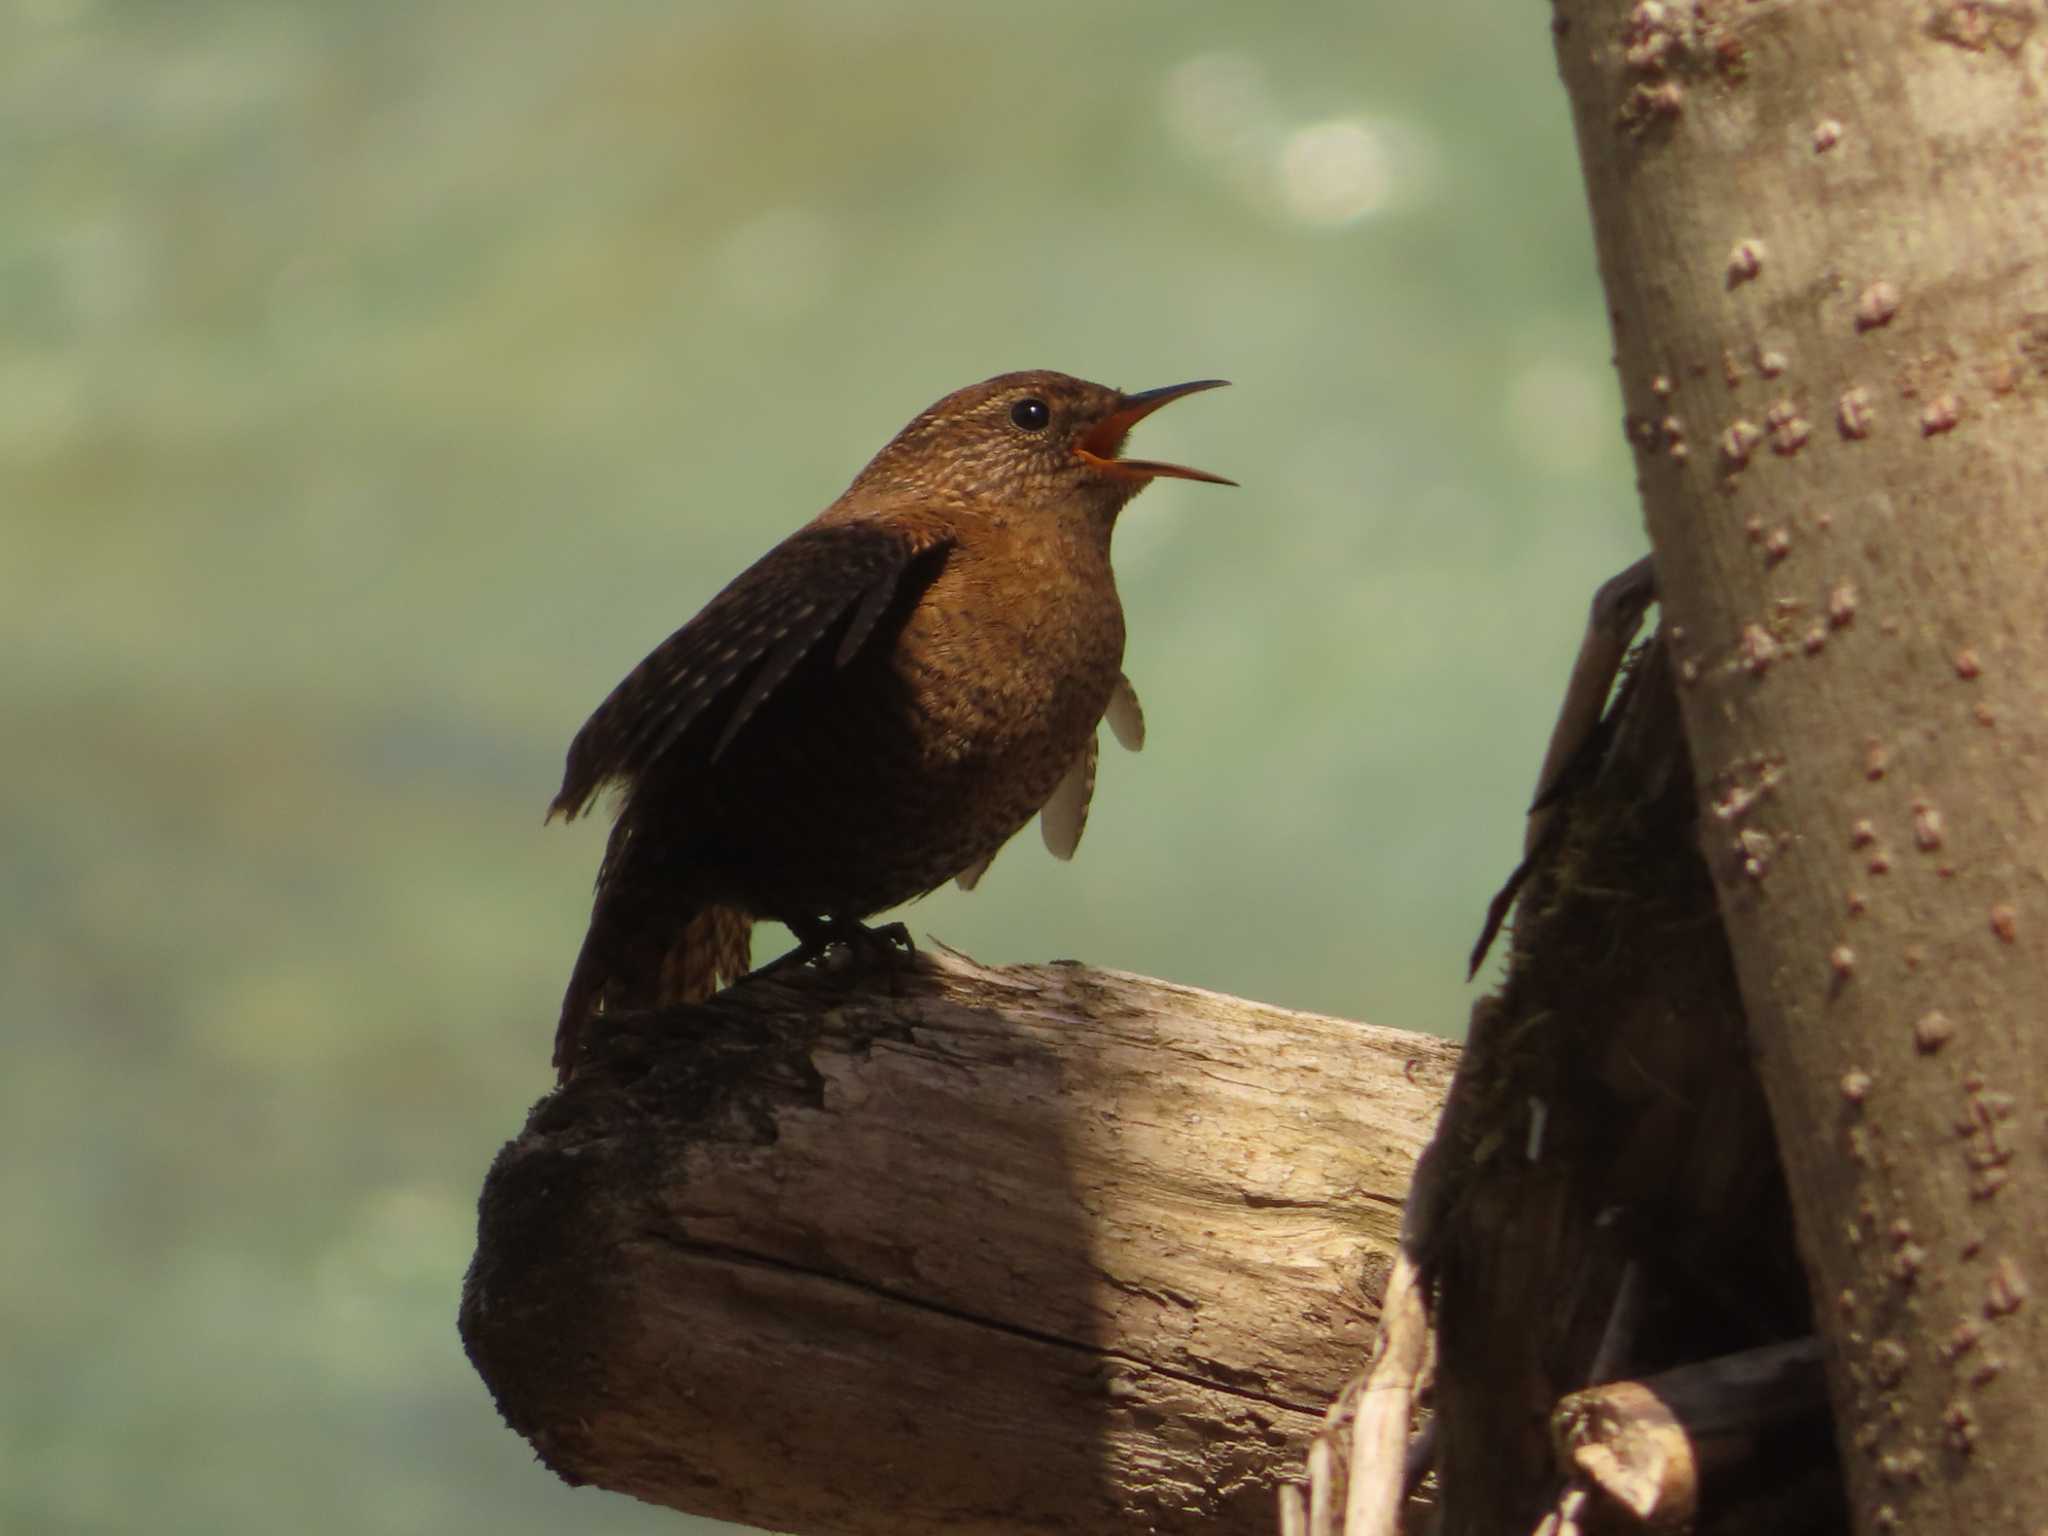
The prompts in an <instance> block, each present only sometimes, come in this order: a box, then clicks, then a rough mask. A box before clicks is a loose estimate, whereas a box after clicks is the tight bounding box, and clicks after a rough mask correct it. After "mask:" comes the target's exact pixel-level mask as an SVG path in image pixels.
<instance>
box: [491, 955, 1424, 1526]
mask: <svg viewBox="0 0 2048 1536" xmlns="http://www.w3.org/2000/svg"><path fill="white" fill-rule="evenodd" d="M1456 1054H1457V1053H1456V1049H1455V1047H1453V1046H1450V1045H1448V1044H1446V1043H1445V1042H1443V1041H1441V1040H1437V1039H1434V1038H1430V1037H1426V1036H1418V1035H1405V1034H1397V1033H1395V1032H1393V1031H1389V1030H1381V1029H1373V1028H1369V1027H1367V1026H1365V1025H1359V1024H1349V1023H1345V1022H1343V1021H1340V1020H1335V1019H1326V1018H1320V1017H1316V1016H1313V1015H1308V1014H1298V1013H1288V1012H1284V1011H1282V1010H1278V1009H1272V1008H1266V1007H1262V1006H1260V1005H1257V1004H1252V1003H1243V1002H1239V1001H1236V1000H1234V999H1231V998H1224V997H1219V996H1216V995H1215V994H1212V993H1205V992H1198V991H1194V990H1192V989H1189V988H1184V987H1174V986H1169V985H1167V984H1165V983H1161V982H1152V981H1146V980H1143V979H1141V978H1137V977H1130V976H1122V975H1118V974H1115V973H1111V972H1102V971H1091V970H1087V969H1084V968H1082V967H1079V966H1072V965H1058V966H1042V967H1017V968H1011V969H1004V970H984V969H981V968H979V967H976V966H973V965H971V964H969V963H967V962H965V961H962V960H958V959H954V958H948V957H943V956H931V955H927V956H925V957H924V958H923V959H922V960H921V962H920V964H919V965H918V967H917V969H916V970H915V971H913V972H910V973H908V974H905V975H903V976H902V977H901V978H899V979H895V980H893V981H892V980H889V979H879V980H877V981H875V982H874V983H872V984H870V985H867V986H863V987H859V988H856V989H851V990H850V989H849V988H848V986H847V984H846V983H845V982H844V981H843V980H841V979H839V978H836V977H832V976H814V975H799V976H795V977H793V978H791V980H790V981H789V982H787V983H784V982H781V981H779V980H778V981H763V982H755V983H749V984H746V985H743V986H741V987H738V988H735V989H733V990H732V991H730V992H728V993H726V994H725V995H724V996H722V997H721V998H719V999H717V1000H714V1001H713V1002H711V1003H708V1004H703V1005H698V1006H694V1007H690V1008H684V1009H678V1010H675V1011H673V1012H670V1013H665V1014H659V1015H647V1016H641V1017H639V1018H637V1019H636V1018H633V1017H630V1016H629V1017H627V1018H625V1019H623V1020H622V1021H621V1022H620V1023H619V1024H618V1025H616V1026H615V1027H614V1030H613V1032H612V1033H611V1034H610V1035H609V1036H608V1037H607V1038H605V1039H604V1040H602V1041H600V1042H598V1044H597V1047H596V1049H595V1051H594V1053H593V1056H592V1059H591V1060H590V1062H589V1064H588V1065H586V1066H584V1067H582V1068H580V1069H579V1070H578V1072H577V1075H576V1077H575V1079H574V1080H573V1081H572V1082H571V1083H570V1084H569V1086H568V1087H567V1088H565V1089H563V1090H562V1091H560V1092H558V1093H556V1094H553V1095H551V1096H550V1097H549V1098H547V1099H544V1100H543V1101H542V1102H541V1103H540V1105H539V1106H537V1108H536V1109H535V1110H534V1113H533V1115H532V1117H531V1119H530V1121H529V1122H528V1124H527V1127H526V1129H525V1131H524V1132H523V1133H522V1134H521V1135H520V1136H519V1138H518V1139H517V1140H515V1141H513V1142H512V1143H510V1144H509V1145H508V1146H507V1147H506V1148H505V1149H504V1151H503V1152H502V1153H501V1154H500V1156H499V1158H498V1160H497V1163H496V1165H495V1166H494V1167H493V1168H492V1170H491V1174H490V1178H489V1181H488V1183H487V1184H486V1187H485V1191H484V1197H483V1204H482V1210H481V1219H480V1231H479V1234H478V1244H477V1254H476V1259H475V1262H474V1264H473V1265H472V1267H471V1271H470V1275H469V1279H468V1282H467V1284H466V1286H465V1288H464V1297H463V1309H462V1329H463V1337H464V1340H465V1342H466V1344H467V1345H468V1348H469V1350H470V1355H471V1358H472V1359H473V1360H474V1361H475V1363H476V1365H477V1368H478V1370H479V1371H480V1372H481V1373H482V1374H483V1376H484V1379H485V1380H486V1381H487V1382H488V1383H489V1384H490V1386H491V1389H492V1391H493V1393H494V1394H495V1395H496V1397H497V1400H498V1404H499V1407H500V1409H501V1410H502V1411H503V1412H504V1414H505V1416H506V1418H507V1419H508V1420H509V1421H510V1422H511V1424H512V1425H513V1427H514V1428H515V1429H517V1430H518V1431H519V1432H520V1433H521V1434H523V1435H525V1436H526V1437H527V1438H528V1439H529V1440H530V1441H531V1442H532V1443H533V1446H534V1448H535V1449H536V1450H537V1451H538V1452H539V1453H540V1456H541V1458H542V1460H544V1461H545V1462H546V1463H547V1464H548V1465H549V1466H550V1467H552V1468H554V1470H555V1471H557V1472H558V1473H560V1474H561V1475H562V1476H563V1477H565V1478H567V1479H568V1480H569V1481H571V1482H591V1483H597V1484H599V1485H601V1486H603V1487H607V1488H613V1489H617V1490H619V1491H622V1492H626V1493H631V1494H634V1495H637V1496H638V1497H640V1498H643V1499H648V1500H650V1501H652V1502H655V1503H659V1504H665V1505H669V1506H671V1507H673V1508H676V1509H681V1510H686V1511H689V1512H692V1513H697V1514H705V1515H713V1516H717V1517H720V1518H723V1519H729V1520H741V1521H746V1522H749V1523H751V1524H756V1525H762V1526H767V1527H770V1528H773V1529H779V1530H800V1531H803V1532H807V1533H822V1532H846V1533H876V1536H881V1533H888V1536H898V1533H901V1532H904V1531H918V1530H932V1531H937V1530H944V1531H956V1532H975V1531H985V1532H997V1531H1000V1532H1005V1533H1018V1532H1081V1531H1104V1532H1108V1531H1131V1530H1155V1531H1193V1530H1196V1529H1200V1530H1202V1531H1204V1532H1235V1531H1243V1532H1264V1531H1266V1530H1268V1529H1270V1527H1271V1523H1272V1518H1273V1487H1274V1485H1275V1483H1277V1482H1278V1481H1279V1479H1280V1478H1281V1477H1282V1476H1283V1475H1284V1474H1285V1473H1287V1472H1288V1471H1291V1470H1292V1469H1293V1467H1294V1466H1296V1465H1297V1464H1298V1463H1299V1461H1300V1458H1301V1455H1302V1451H1303V1448H1304V1446H1305V1445H1306V1443H1307V1440H1308V1437H1309V1434H1310V1432H1311V1431H1312V1430H1313V1429H1314V1428H1315V1427H1316V1426H1317V1425H1318V1424H1319V1423H1320V1422H1321V1418H1322V1414H1323V1410H1324V1407H1325V1405H1326V1404H1327V1403H1328V1401H1329V1400H1330V1398H1331V1397H1332V1396H1333V1395H1334V1394H1335V1392H1336V1390H1337V1388H1338V1387H1339V1386H1340V1385H1341V1383H1342V1382H1343V1380H1344V1378H1345V1377H1346V1376H1348V1375H1350V1374H1351V1373H1353V1372H1354V1371H1356V1370H1357V1369H1358V1366H1359V1364H1360V1362H1361V1361H1362V1359H1363V1357H1364V1353H1365V1350H1366V1347H1367V1345H1368V1343H1369V1341H1370V1339H1371V1336H1372V1330H1373V1324H1374V1321H1375V1318H1376V1315H1377V1311H1378V1306H1379V1299H1380V1295H1381V1292H1382V1289H1383V1287H1384V1284H1385V1280H1386V1276H1387V1273H1388V1271H1389V1269H1390V1267H1391V1255H1392V1250H1393V1245H1394V1237H1395V1231H1396V1227H1397V1224H1398V1222H1399V1219H1400V1212H1401V1202H1402V1199H1403V1197H1404V1195H1405V1194H1406V1191H1407V1186H1408V1181H1409V1177H1410V1172H1411V1169H1412V1166H1413V1164H1414V1160H1415V1157H1416V1155H1417V1153H1418V1152H1419V1150H1420V1148H1421V1146H1422V1143H1423V1141H1424V1140H1425V1138H1426V1137H1427V1136H1428V1134H1429V1132H1430V1129H1431V1127H1432V1125H1433V1123H1434V1121H1435V1118H1436V1114H1437V1110H1438V1108H1439V1106H1440V1104H1441V1101H1442V1097H1443V1093H1444V1090H1445V1087H1446V1085H1447V1083H1448V1080H1449V1075H1450V1069H1451V1066H1452V1064H1453V1062H1454V1061H1455V1059H1456Z"/></svg>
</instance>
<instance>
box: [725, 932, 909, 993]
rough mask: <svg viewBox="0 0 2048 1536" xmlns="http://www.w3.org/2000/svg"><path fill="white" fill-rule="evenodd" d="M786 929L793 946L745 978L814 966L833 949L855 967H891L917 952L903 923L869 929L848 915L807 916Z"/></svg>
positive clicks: (865, 968)
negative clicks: (840, 952) (844, 954)
mask: <svg viewBox="0 0 2048 1536" xmlns="http://www.w3.org/2000/svg"><path fill="white" fill-rule="evenodd" d="M789 929H790V932H792V933H794V934H795V935H796V936H797V946H796V948H795V949H792V950H791V951H789V953H788V954H786V955H777V956H776V957H775V958H774V959H773V960H770V961H769V962H768V963H767V964H766V965H762V966H757V967H756V968H755V969H754V970H753V972H752V973H751V974H750V975H749V976H748V977H747V978H746V979H747V980H749V981H752V980H754V979H755V978H756V977H761V976H773V975H776V974H777V973H779V972H782V971H788V970H794V969H795V968H796V967H798V966H804V965H817V964H819V963H821V962H822V961H824V960H825V959H826V958H827V957H828V956H829V955H830V954H831V952H832V951H833V950H834V949H844V950H845V951H846V954H847V959H848V961H849V962H850V964H851V966H852V968H853V969H855V970H869V969H876V970H882V969H894V968H895V967H896V966H898V965H900V964H902V963H903V962H904V961H906V960H907V959H909V958H910V957H912V956H914V955H915V954H916V953H917V945H915V944H914V943H912V942H911V938H910V930H909V929H908V928H907V927H905V926H904V925H903V924H902V923H882V924H880V925H879V926H877V927H873V928H870V927H868V925H867V924H865V923H859V922H855V921H853V920H852V919H851V918H810V919H808V920H805V921H802V922H794V923H791V924H790V925H789Z"/></svg>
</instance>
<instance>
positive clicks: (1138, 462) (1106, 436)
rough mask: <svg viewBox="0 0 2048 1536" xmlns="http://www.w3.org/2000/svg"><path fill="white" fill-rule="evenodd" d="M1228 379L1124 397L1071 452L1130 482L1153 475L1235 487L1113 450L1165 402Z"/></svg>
mask: <svg viewBox="0 0 2048 1536" xmlns="http://www.w3.org/2000/svg"><path fill="white" fill-rule="evenodd" d="M1229 382H1230V380H1228V379H1196V380H1194V381H1193V382H1192V383H1188V384H1169V385H1167V386H1166V387H1165V388H1164V389H1146V390H1140V391H1139V392H1138V393H1137V394H1135V395H1125V396H1124V397H1123V398H1122V400H1121V402H1120V403H1119V404H1118V406H1117V408H1116V409H1115V410H1113V411H1111V412H1110V413H1109V414H1108V415H1107V416H1105V417H1103V418H1102V420H1100V421H1098V422H1097V423H1095V425H1094V426H1092V427H1090V428H1089V429H1088V430H1087V431H1086V432H1085V433H1083V434H1082V436H1081V440H1080V441H1079V442H1077V443H1076V444H1075V445H1074V452H1076V453H1078V454H1079V455H1080V456H1081V458H1082V460H1083V461H1084V462H1085V463H1087V464H1088V465H1089V466H1090V467H1091V468H1094V469H1099V470H1101V471H1102V472H1103V473H1105V474H1111V475H1127V476H1130V477H1132V478H1134V479H1139V480H1150V479H1152V478H1153V477H1154V476H1155V475H1171V476H1172V477H1173V478H1174V479H1176V480H1206V481H1208V482H1209V483H1210V484H1211V485H1235V484H1237V482H1236V481H1235V480H1226V479H1224V478H1223V477H1222V476H1221V475H1212V474H1210V473H1209V472H1208V471H1207V470H1206V469H1188V468H1186V467H1184V466H1182V465H1179V464H1160V463H1156V462H1154V461H1153V460H1151V459H1120V458H1118V457H1117V450H1118V449H1120V448H1122V447H1123V445H1124V438H1125V437H1126V436H1128V435H1129V433H1130V430H1131V428H1133V427H1135V426H1136V425H1137V424H1138V423H1139V422H1141V421H1143V420H1144V419H1145V418H1146V417H1147V416H1150V415H1151V414H1152V413H1153V412H1154V411H1156V410H1158V409H1159V407H1161V406H1162V405H1165V404H1167V403H1168V402H1169V401H1173V400H1178V399H1179V398H1180V397H1181V396H1182V395H1193V394H1199V393H1200V392H1201V391H1203V390H1205V389H1221V388H1222V387H1223V386H1224V385H1225V384H1228V383H1229Z"/></svg>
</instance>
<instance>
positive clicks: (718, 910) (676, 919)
mask: <svg viewBox="0 0 2048 1536" xmlns="http://www.w3.org/2000/svg"><path fill="white" fill-rule="evenodd" d="M753 930H754V920H753V918H752V917H750V916H749V915H748V914H747V913H745V912H743V911H741V910H739V909H738V908H737V907H729V906H723V905H720V904H717V903H709V904H704V905H699V906H688V905H684V904H681V903H678V902H677V901H676V900H675V897H674V893H673V892H672V891H670V892H662V893H654V892H648V891H646V890H633V889H631V888H628V887H624V886H620V885H612V884H609V883H608V884H606V885H604V886H601V887H600V889H599V891H598V897H597V904H596V907H595V908H594V910H593V911H592V912H591V914H590V931H589V932H588V933H586V934H585V935H584V936H583V948H582V950H581V951H580V952H579V953H578V954H577V956H576V968H575V970H574V971H572V972H571V973H570V975H569V988H568V991H567V992H566V993H565V994H564V995H563V998H562V1016H561V1020H560V1022H559V1023H558V1024H557V1025H556V1026H555V1077H556V1080H557V1081H558V1082H564V1083H565V1082H567V1081H568V1080H569V1078H570V1076H571V1075H572V1074H573V1073H574V1072H575V1070H576V1060H577V1055H578V1051H579V1049H580V1047H581V1045H582V1043H583V1035H584V1032H585V1030H586V1029H587V1027H588V1026H589V1024H590V1021H591V1020H592V1019H594V1018H596V1017H597V1016H598V1015H599V1014H615V1013H621V1012H624V1011H625V1010H627V1009H633V1008H659V1007H664V1006H666V1005H668V1004H671V1003H694V1002H700V1001H702V1000H703V999H704V998H707V997H709V996H711V995H712V994H713V993H714V992H716V991H718V990H719V988H721V987H723V986H725V985H726V984H728V983H729V982H732V981H736V980H737V979H738V978H739V977H741V976H743V975H745V974H746V971H747V967H748V962H749V957H750V954H751V940H752V937H753Z"/></svg>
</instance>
